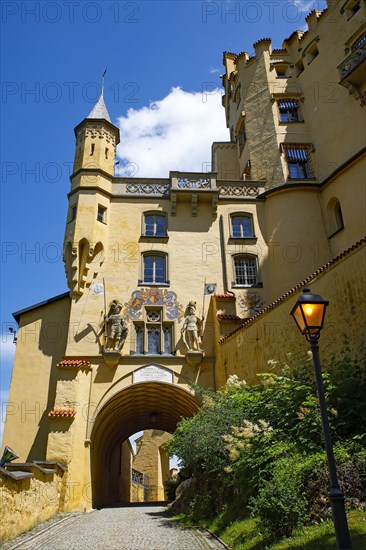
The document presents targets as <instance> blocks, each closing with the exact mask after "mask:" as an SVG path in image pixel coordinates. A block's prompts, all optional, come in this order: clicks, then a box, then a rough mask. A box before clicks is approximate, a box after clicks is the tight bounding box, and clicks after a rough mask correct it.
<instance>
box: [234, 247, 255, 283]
mask: <svg viewBox="0 0 366 550" xmlns="http://www.w3.org/2000/svg"><path fill="white" fill-rule="evenodd" d="M234 276H235V277H234V286H253V285H254V286H255V285H258V268H257V258H256V256H250V255H248V254H247V255H244V254H241V255H238V256H234Z"/></svg>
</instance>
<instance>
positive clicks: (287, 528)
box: [252, 475, 306, 538]
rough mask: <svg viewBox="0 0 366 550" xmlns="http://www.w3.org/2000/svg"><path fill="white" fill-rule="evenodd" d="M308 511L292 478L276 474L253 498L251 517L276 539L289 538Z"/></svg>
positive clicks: (297, 484) (297, 485) (296, 481)
mask: <svg viewBox="0 0 366 550" xmlns="http://www.w3.org/2000/svg"><path fill="white" fill-rule="evenodd" d="M305 512H306V500H305V498H304V496H303V495H302V494H301V492H300V485H299V482H298V480H297V479H296V477H293V476H291V475H282V476H281V475H275V476H274V477H273V479H272V480H271V481H269V482H266V483H265V484H263V485H262V486H261V487H260V489H259V491H258V495H257V496H256V497H254V498H253V499H252V514H253V515H254V517H255V518H258V521H259V523H260V525H261V527H264V528H265V529H267V530H268V531H269V532H270V534H271V535H272V536H273V537H275V538H281V537H290V536H291V535H292V533H293V530H294V529H295V528H296V527H298V526H299V525H301V524H302V523H303V520H304V516H305Z"/></svg>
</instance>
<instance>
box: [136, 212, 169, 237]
mask: <svg viewBox="0 0 366 550" xmlns="http://www.w3.org/2000/svg"><path fill="white" fill-rule="evenodd" d="M142 231H143V235H144V236H145V237H166V219H165V215H164V214H157V213H146V214H144V226H143V230H142Z"/></svg>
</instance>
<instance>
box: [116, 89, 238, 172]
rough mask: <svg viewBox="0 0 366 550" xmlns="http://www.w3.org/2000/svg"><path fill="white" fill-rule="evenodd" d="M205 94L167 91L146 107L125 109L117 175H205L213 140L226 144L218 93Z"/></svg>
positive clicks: (180, 90)
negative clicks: (162, 96) (178, 173)
mask: <svg viewBox="0 0 366 550" xmlns="http://www.w3.org/2000/svg"><path fill="white" fill-rule="evenodd" d="M207 90H208V92H207V93H204V92H185V91H184V90H182V89H181V88H172V90H171V91H170V93H169V94H168V95H167V96H166V97H164V98H163V99H161V100H158V101H154V102H151V103H150V104H149V106H148V107H142V108H141V109H129V111H128V112H127V116H126V117H120V118H119V125H120V131H121V142H122V143H121V144H120V145H119V147H118V150H117V154H118V157H119V158H120V159H121V162H120V167H119V170H118V175H119V176H134V177H151V178H153V177H163V178H167V177H168V176H169V171H170V170H172V171H174V170H179V171H182V172H184V171H187V172H189V171H191V172H202V171H205V172H206V171H209V163H210V161H211V145H212V142H213V141H227V140H228V130H227V129H226V125H225V113H224V109H223V107H222V105H221V90H220V89H219V88H215V85H214V84H212V83H207Z"/></svg>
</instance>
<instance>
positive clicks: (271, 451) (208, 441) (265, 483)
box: [168, 357, 366, 536]
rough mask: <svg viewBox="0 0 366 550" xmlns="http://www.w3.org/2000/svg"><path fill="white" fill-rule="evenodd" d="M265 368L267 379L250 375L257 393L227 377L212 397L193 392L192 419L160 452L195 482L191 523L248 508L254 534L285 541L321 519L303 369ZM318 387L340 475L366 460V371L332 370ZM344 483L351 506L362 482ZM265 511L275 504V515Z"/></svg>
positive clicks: (322, 464) (319, 442)
mask: <svg viewBox="0 0 366 550" xmlns="http://www.w3.org/2000/svg"><path fill="white" fill-rule="evenodd" d="M310 360H311V357H310ZM272 366H274V367H275V369H276V372H269V373H266V374H262V375H259V383H258V384H257V385H256V386H248V385H246V384H245V382H243V381H240V380H239V379H238V378H237V377H236V376H231V377H230V379H229V380H228V383H227V385H226V386H225V387H224V388H222V389H221V390H219V391H218V392H216V393H215V392H211V391H206V390H200V391H201V393H202V401H203V404H202V408H201V409H200V411H199V412H198V413H197V415H196V416H195V417H193V418H188V419H183V420H182V421H181V422H180V423H179V425H178V427H177V430H176V432H175V434H174V436H173V438H172V439H171V440H170V441H169V444H168V451H169V453H170V454H171V455H173V454H175V455H177V456H179V457H180V459H181V462H182V465H184V466H185V467H186V468H188V470H189V471H190V472H191V473H192V475H193V476H194V478H195V484H194V488H193V489H192V491H191V501H190V513H191V515H192V516H193V517H197V518H198V517H203V516H209V515H215V514H216V513H218V512H219V511H220V510H222V508H223V507H225V506H226V505H227V504H228V502H230V501H232V500H233V499H235V500H237V501H238V502H240V503H241V504H242V508H243V510H244V508H245V507H248V506H250V507H252V510H253V513H254V514H255V515H256V516H257V517H259V518H260V520H261V524H262V526H264V527H267V528H268V529H270V530H271V531H272V532H273V534H275V535H277V536H281V535H289V534H291V533H290V532H291V531H292V529H293V528H294V527H295V526H296V525H297V524H298V523H299V522H300V521H304V520H305V519H314V518H315V519H316V518H319V517H321V515H322V513H323V514H324V513H325V512H324V510H325V511H327V510H328V511H329V503H327V494H326V488H325V483H324V480H327V465H326V460H325V454H324V448H323V435H322V434H323V432H322V425H321V418H320V411H319V404H318V399H317V393H316V385H315V381H314V379H313V376H312V368H311V367H312V365H311V364H309V362H307V363H305V364H302V365H298V364H296V365H294V364H292V365H290V366H289V365H283V366H282V367H280V366H279V365H278V364H275V362H272ZM323 382H324V387H325V393H326V399H327V404H328V415H329V421H330V425H331V431H332V436H333V440H334V442H335V444H336V449H337V452H338V463H339V464H340V466H341V467H340V473H342V472H343V471H344V472H346V471H347V468H348V469H350V468H351V469H352V467H353V468H355V467H356V470H357V468H361V467H362V465H364V463H365V460H366V452H365V450H364V444H365V443H366V440H365V439H366V435H365V434H366V400H365V399H364V396H365V394H366V392H365V389H366V368H365V364H364V363H362V364H361V363H360V362H352V361H350V360H344V361H342V362H340V363H338V364H333V365H332V367H331V368H330V369H329V370H328V371H326V372H325V373H324V375H323ZM197 389H198V388H196V390H197ZM356 456H358V457H359V459H358V462H357V460H356V461H355V457H356ZM352 461H353V463H352ZM351 463H352V464H353V466H352V464H351ZM309 465H310V466H309ZM346 477H347V476H346ZM346 477H344V476H343V478H344V479H346ZM351 478H352V476H350V475H348V478H347V479H348V482H346V485H347V483H348V490H349V494H348V495H347V493H346V496H348V497H350V498H351V497H352V498H353V501H354V499H355V498H356V497H355V493H357V495H358V496H357V499H356V500H357V501H360V499H361V500H362V498H364V495H363V491H365V477H362V475H355V476H353V478H352V479H351ZM356 478H357V479H356ZM208 491H209V495H208ZM352 493H354V494H352ZM362 495H363V496H362ZM319 499H320V500H319ZM321 499H323V500H321ZM323 501H325V502H323ZM349 501H350V499H349ZM274 502H277V503H281V504H278V506H279V509H278V510H277V511H275V510H273V503H274ZM286 503H287V504H286ZM271 510H272V512H271ZM281 510H282V512H281ZM278 514H279V516H281V517H282V518H283V522H282V523H281V521H279V518H278V517H277V515H278ZM325 515H326V514H325ZM285 518H286V519H285ZM276 525H277V528H276V527H275V526H276ZM281 525H282V527H281ZM286 525H287V527H286ZM289 526H290V527H289Z"/></svg>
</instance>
